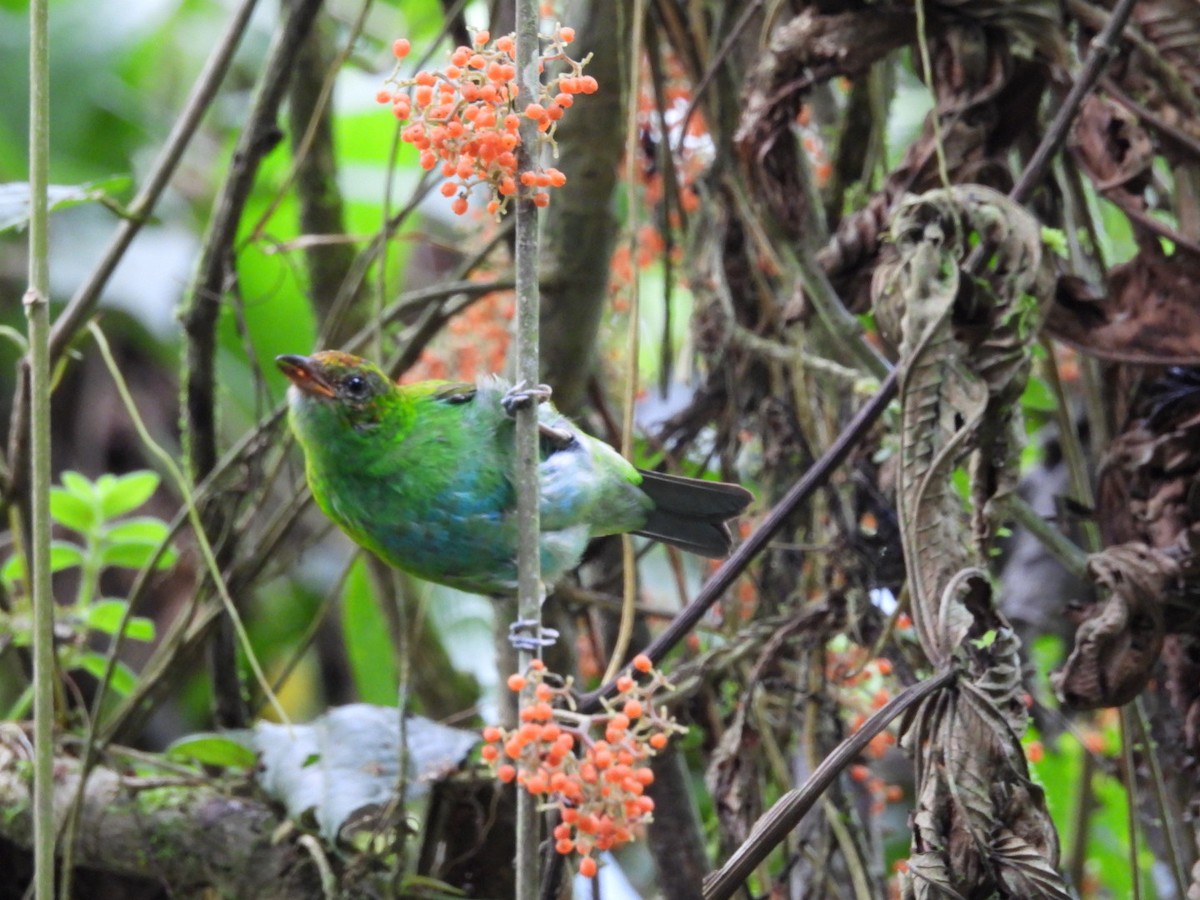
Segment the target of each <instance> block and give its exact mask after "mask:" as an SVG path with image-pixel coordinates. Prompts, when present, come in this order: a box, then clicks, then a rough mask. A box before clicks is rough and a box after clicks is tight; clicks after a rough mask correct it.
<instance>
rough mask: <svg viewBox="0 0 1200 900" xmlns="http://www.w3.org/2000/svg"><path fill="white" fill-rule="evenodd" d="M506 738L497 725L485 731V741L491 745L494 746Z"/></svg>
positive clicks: (490, 726) (488, 727)
mask: <svg viewBox="0 0 1200 900" xmlns="http://www.w3.org/2000/svg"><path fill="white" fill-rule="evenodd" d="M502 737H504V732H503V731H501V730H500V729H499V728H497V727H496V726H495V725H489V726H487V727H486V728H484V729H483V739H484V740H485V741H487V742H488V743H489V744H494V743H495V742H496V741H498V740H500V739H501V738H502Z"/></svg>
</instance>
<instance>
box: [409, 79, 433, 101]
mask: <svg viewBox="0 0 1200 900" xmlns="http://www.w3.org/2000/svg"><path fill="white" fill-rule="evenodd" d="M413 102H414V103H416V104H417V106H428V105H429V104H430V103H432V102H433V88H431V87H430V86H429V85H427V84H419V85H417V87H416V90H414V91H413Z"/></svg>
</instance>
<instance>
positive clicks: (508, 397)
mask: <svg viewBox="0 0 1200 900" xmlns="http://www.w3.org/2000/svg"><path fill="white" fill-rule="evenodd" d="M550 393H551V391H550V385H548V384H539V385H535V386H533V387H526V386H525V382H524V381H522V382H521V383H520V384H514V385H513V386H512V387H510V388H509V389H508V391H507V392H506V393H505V395H504V396H503V397H501V398H500V405H501V406H503V407H504V411H505V412H506V413H508V415H509V416H512V417H516V415H517V410H518V409H528V408H529V407H531V406H535V405H537V404H538V403H545V402H546V401H547V400H549V399H550Z"/></svg>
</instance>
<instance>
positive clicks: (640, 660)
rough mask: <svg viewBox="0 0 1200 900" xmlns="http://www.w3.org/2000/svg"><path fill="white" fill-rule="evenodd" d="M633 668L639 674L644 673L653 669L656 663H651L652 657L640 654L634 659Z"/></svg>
mask: <svg viewBox="0 0 1200 900" xmlns="http://www.w3.org/2000/svg"><path fill="white" fill-rule="evenodd" d="M633 667H634V668H635V669H637V670H638V671H639V672H643V673H644V672H649V671H650V670H651V669H653V668H654V663H653V662H651V660H650V657H648V656H647V655H646V654H645V653H639V654H638V655H637V656H635V657H634V658H633Z"/></svg>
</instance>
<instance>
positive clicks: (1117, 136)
mask: <svg viewBox="0 0 1200 900" xmlns="http://www.w3.org/2000/svg"><path fill="white" fill-rule="evenodd" d="M1071 152H1072V153H1073V154H1074V155H1075V159H1076V160H1077V161H1078V162H1079V164H1080V166H1081V167H1082V168H1083V170H1084V172H1086V173H1087V175H1088V176H1089V177H1090V178H1091V179H1092V181H1093V182H1094V183H1095V185H1096V188H1097V190H1099V191H1101V192H1102V193H1104V194H1105V195H1109V196H1111V195H1114V194H1117V193H1124V194H1125V195H1127V196H1128V197H1129V198H1130V199H1133V198H1136V201H1137V202H1138V204H1139V205H1140V206H1141V207H1143V208H1144V206H1145V202H1144V201H1143V200H1142V196H1141V195H1142V191H1143V190H1144V189H1145V187H1146V184H1147V181H1148V177H1149V174H1150V166H1151V164H1152V163H1153V162H1154V143H1153V142H1152V141H1151V140H1150V135H1148V134H1147V133H1146V132H1145V130H1144V129H1143V128H1142V127H1141V125H1140V124H1139V123H1138V120H1137V117H1136V116H1134V115H1133V113H1131V112H1129V110H1127V109H1125V108H1124V107H1123V106H1120V105H1118V104H1117V103H1115V102H1113V101H1112V100H1109V99H1108V98H1106V97H1100V96H1098V95H1096V94H1092V95H1091V96H1090V97H1088V98H1087V99H1086V100H1084V101H1083V105H1082V106H1081V107H1080V109H1079V115H1078V117H1077V118H1076V119H1075V128H1074V131H1073V132H1072V141H1071ZM1114 199H1115V198H1114Z"/></svg>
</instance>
